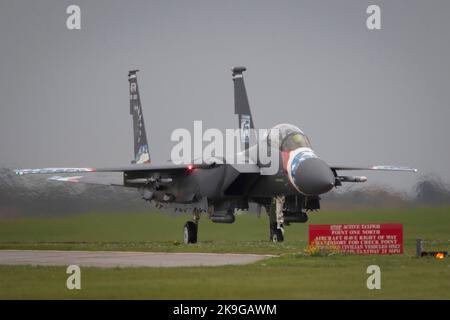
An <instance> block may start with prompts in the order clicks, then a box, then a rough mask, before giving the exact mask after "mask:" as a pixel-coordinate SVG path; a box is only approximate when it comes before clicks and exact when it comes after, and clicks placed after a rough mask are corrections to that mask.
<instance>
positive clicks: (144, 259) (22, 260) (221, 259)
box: [0, 250, 271, 268]
mask: <svg viewBox="0 0 450 320" xmlns="http://www.w3.org/2000/svg"><path fill="white" fill-rule="evenodd" d="M270 257H271V256H270V255H257V254H229V253H164V252H116V251H56V250H55V251H54V250H0V265H39V266H68V265H72V264H75V265H78V266H80V267H81V266H84V267H101V268H114V267H195V266H224V265H242V264H248V263H253V262H256V261H260V260H263V259H268V258H270Z"/></svg>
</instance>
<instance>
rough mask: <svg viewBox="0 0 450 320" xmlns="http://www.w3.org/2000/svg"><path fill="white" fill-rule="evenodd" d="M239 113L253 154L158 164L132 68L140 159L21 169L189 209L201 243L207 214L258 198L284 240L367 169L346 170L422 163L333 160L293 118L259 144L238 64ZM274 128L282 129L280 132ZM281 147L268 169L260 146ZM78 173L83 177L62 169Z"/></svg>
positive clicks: (189, 238)
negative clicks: (112, 177)
mask: <svg viewBox="0 0 450 320" xmlns="http://www.w3.org/2000/svg"><path fill="white" fill-rule="evenodd" d="M231 70H232V80H233V83H234V103H235V114H236V115H237V116H238V124H239V129H240V130H241V132H242V133H243V134H242V137H243V139H242V140H241V143H243V144H244V146H243V151H241V152H240V154H239V156H240V157H244V158H245V159H246V160H249V161H246V162H245V163H244V164H242V163H230V162H227V161H226V159H220V160H222V161H217V159H202V161H200V162H199V161H194V160H193V161H192V162H190V163H174V162H173V161H172V162H168V163H163V164H160V165H158V164H153V163H151V158H150V153H149V150H150V149H149V145H148V140H147V134H146V130H145V123H144V117H143V112H142V105H141V98H140V94H139V88H138V82H137V72H138V70H131V71H129V73H128V81H129V93H130V114H131V116H132V118H133V130H134V135H133V136H134V159H133V160H132V162H131V165H127V166H123V167H117V168H43V169H16V170H15V172H16V174H18V175H24V174H52V175H57V176H52V177H50V178H49V179H51V180H55V181H63V182H85V183H94V184H106V185H113V186H121V187H126V188H134V189H137V190H138V191H139V192H140V194H141V197H142V198H143V199H144V200H146V201H150V202H152V203H154V204H155V205H156V206H158V207H161V206H164V207H169V208H173V209H175V210H176V211H187V210H188V211H190V212H191V213H192V220H190V221H188V222H186V224H185V225H184V229H183V231H184V233H183V235H184V242H185V243H186V244H190V243H196V242H197V234H198V225H199V219H200V216H201V214H202V213H203V214H205V215H207V216H208V217H209V219H210V220H211V221H212V222H216V223H233V222H234V221H235V213H236V211H238V210H248V208H249V203H256V204H257V208H258V215H259V214H260V213H261V209H262V208H264V209H265V211H266V212H267V213H268V215H269V219H270V223H269V225H270V228H269V238H270V240H271V241H274V242H281V241H283V239H284V229H285V228H284V227H285V226H286V225H289V224H290V223H304V222H306V221H307V220H308V214H309V213H310V212H312V211H317V210H319V209H320V200H321V199H320V195H322V194H324V193H327V192H329V191H330V190H332V189H333V188H335V187H338V186H341V185H342V183H344V182H349V183H352V182H365V181H366V180H367V178H366V177H364V176H346V175H341V173H342V172H344V171H353V170H376V171H380V170H382V171H407V172H417V169H412V168H408V167H398V166H386V165H381V166H367V167H352V166H340V165H329V164H328V163H327V162H326V161H325V160H323V159H322V158H321V157H319V156H318V155H317V154H316V152H315V151H314V150H313V148H312V145H311V143H310V140H309V138H308V137H307V136H306V135H305V133H304V132H303V131H302V130H300V129H299V128H298V127H296V126H294V125H292V124H278V125H276V126H274V127H273V128H271V129H270V130H268V131H267V133H266V134H265V135H264V136H263V137H262V138H260V139H258V140H257V141H256V142H255V143H254V144H253V145H251V143H250V140H251V139H250V138H249V137H250V133H249V132H250V131H251V130H252V129H255V126H254V122H253V118H252V114H251V111H250V105H249V101H248V97H247V92H246V89H245V84H244V77H243V73H244V72H245V71H246V68H245V67H234V68H232V69H231ZM273 133H276V135H274V134H273ZM262 147H265V149H266V150H271V151H276V152H277V157H279V158H278V159H279V161H278V162H277V163H278V167H276V170H275V171H273V172H272V173H271V174H267V165H266V164H263V163H262V162H261V161H260V159H259V158H258V157H259V153H258V151H259V150H260V149H263V148H262ZM95 172H106V173H119V174H120V175H121V181H120V182H118V183H117V182H108V181H106V182H105V181H104V180H102V181H99V180H96V179H93V178H94V177H93V175H91V176H89V175H90V173H95ZM60 174H76V176H65V175H63V176H60Z"/></svg>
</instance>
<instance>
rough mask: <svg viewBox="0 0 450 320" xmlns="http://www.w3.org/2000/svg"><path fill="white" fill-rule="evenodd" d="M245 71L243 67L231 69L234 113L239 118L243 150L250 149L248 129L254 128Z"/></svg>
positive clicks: (249, 132)
mask: <svg viewBox="0 0 450 320" xmlns="http://www.w3.org/2000/svg"><path fill="white" fill-rule="evenodd" d="M246 70H247V69H246V68H245V67H234V68H232V69H231V72H232V74H233V82H234V113H235V114H237V115H238V117H239V129H241V143H242V144H243V145H244V148H245V150H246V149H248V148H249V147H250V135H251V131H250V129H254V128H255V126H254V124H253V118H252V113H251V111H250V104H249V103H248V97H247V91H246V90H245V84H244V75H243V73H244V71H246Z"/></svg>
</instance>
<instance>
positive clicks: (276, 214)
mask: <svg viewBox="0 0 450 320" xmlns="http://www.w3.org/2000/svg"><path fill="white" fill-rule="evenodd" d="M274 200H275V201H274V202H275V203H273V202H272V205H271V206H270V211H269V221H270V241H273V242H283V241H284V216H283V206H284V201H285V199H284V196H279V197H275V198H274Z"/></svg>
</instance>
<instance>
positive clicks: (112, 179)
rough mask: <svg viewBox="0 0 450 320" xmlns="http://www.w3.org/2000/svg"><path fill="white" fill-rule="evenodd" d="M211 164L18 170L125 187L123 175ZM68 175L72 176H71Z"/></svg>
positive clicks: (180, 170)
mask: <svg viewBox="0 0 450 320" xmlns="http://www.w3.org/2000/svg"><path fill="white" fill-rule="evenodd" d="M211 166H213V165H210V164H173V163H168V164H161V165H153V164H133V165H128V166H123V167H111V168H39V169H16V170H14V172H15V173H16V174H17V175H20V176H22V175H26V174H48V175H50V174H51V175H54V176H52V177H50V178H48V180H52V181H60V182H72V183H86V184H96V185H109V186H125V185H124V178H123V174H127V173H130V174H133V176H136V177H139V176H141V174H142V177H147V176H148V174H149V173H156V172H158V173H165V174H168V175H174V174H177V173H183V172H189V171H192V170H194V169H196V168H207V167H211ZM68 174H71V175H70V176H69V175H68Z"/></svg>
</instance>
